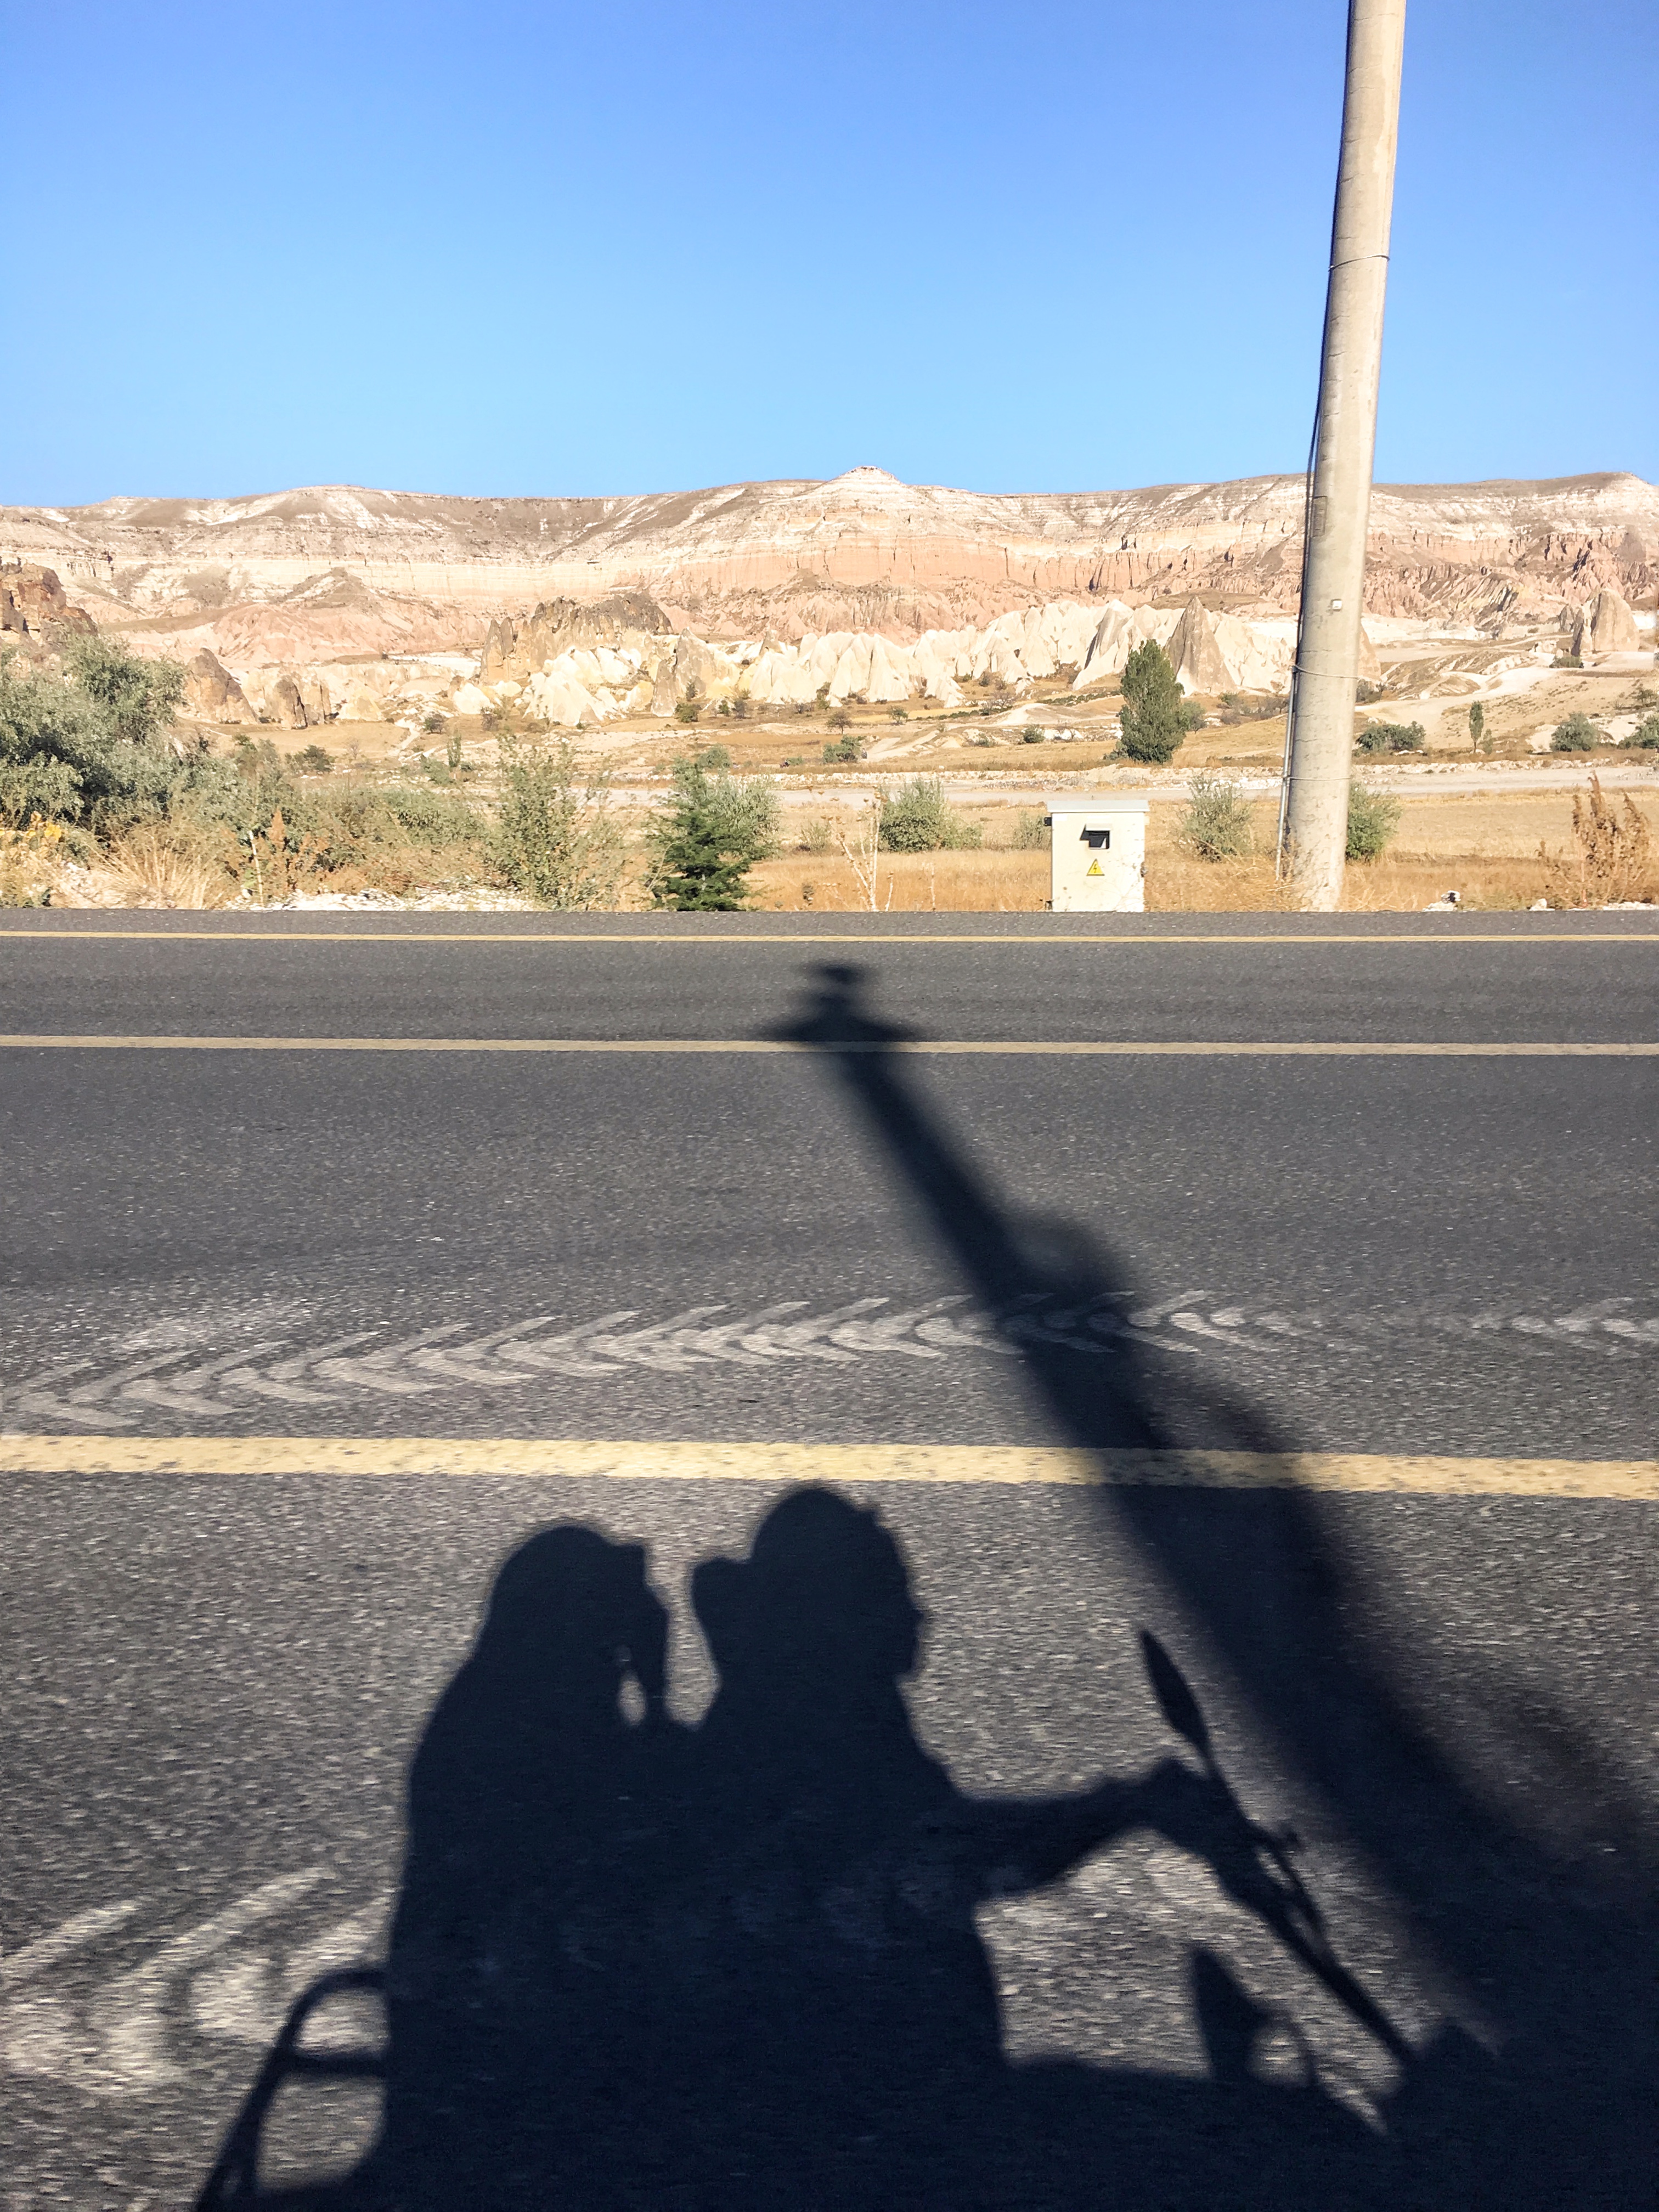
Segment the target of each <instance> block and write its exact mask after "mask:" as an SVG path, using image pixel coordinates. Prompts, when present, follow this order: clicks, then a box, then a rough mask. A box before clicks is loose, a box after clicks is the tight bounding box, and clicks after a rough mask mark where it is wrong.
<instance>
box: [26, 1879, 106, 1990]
mask: <svg viewBox="0 0 1659 2212" xmlns="http://www.w3.org/2000/svg"><path fill="white" fill-rule="evenodd" d="M139 1909H140V1906H139V1901H138V1900H137V1899H136V1898H133V1899H128V1900H127V1901H126V1902H125V1903H124V1904H121V1905H96V1906H94V1909H93V1910H92V1911H90V1912H77V1913H76V1915H75V1917H74V1918H73V1919H71V1920H65V1921H64V1922H63V1923H62V1924H61V1925H60V1926H58V1927H57V1928H54V1929H52V1930H51V1931H50V1932H49V1933H48V1934H46V1935H45V1936H37V1937H36V1938H35V1940H34V1942H33V1943H25V1944H24V1946H23V1948H22V1949H21V1951H14V1952H12V1953H11V1954H10V1955H9V1957H7V1958H4V1959H0V1990H14V1989H16V1988H18V1987H20V1986H21V1984H22V1983H24V1982H27V1981H30V1980H32V1979H33V1977H34V1976H35V1975H37V1974H44V1973H46V1972H49V1971H50V1970H51V1969H52V1967H53V1966H57V1965H58V1961H59V1960H62V1959H67V1958H68V1957H69V1955H70V1953H71V1952H73V1951H79V1950H81V1949H82V1948H84V1947H85V1946H86V1945H87V1944H88V1943H95V1942H97V1940H98V1938H99V1937H100V1936H107V1935H108V1934H109V1933H110V1931H111V1929H115V1928H121V1927H125V1924H126V1923H127V1922H128V1921H129V1920H131V1918H132V1916H133V1915H134V1913H135V1912H137V1911H139Z"/></svg>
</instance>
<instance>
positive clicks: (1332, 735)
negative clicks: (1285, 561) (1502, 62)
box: [1279, 0, 1406, 914]
mask: <svg viewBox="0 0 1659 2212" xmlns="http://www.w3.org/2000/svg"><path fill="white" fill-rule="evenodd" d="M1405 40H1406V0H1349V6H1348V73H1347V85H1346V90H1345V92H1344V94H1343V99H1342V157H1341V162H1340V167H1339V169H1338V172H1337V179H1336V213H1335V216H1334V220H1333V222H1332V224H1331V275H1330V286H1329V289H1328V292H1327V293H1326V295H1325V343H1324V348H1323V350H1322V354H1321V356H1320V364H1319V417H1318V423H1317V427H1316V429H1315V432H1314V450H1313V454H1312V459H1311V465H1310V471H1309V473H1310V495H1309V499H1308V505H1307V517H1306V534H1305V538H1304V545H1303V554H1302V609H1301V614H1300V616H1299V618H1298V620H1297V633H1296V667H1295V671H1294V673H1293V675H1292V677H1291V710H1290V726H1289V729H1288V731H1287V732H1286V734H1285V804H1284V807H1283V810H1282V813H1281V817H1280V843H1279V865H1280V866H1281V868H1282V867H1283V866H1285V864H1286V862H1288V864H1289V866H1290V870H1291V878H1292V881H1293V882H1294V884H1295V885H1296V888H1297V890H1298V891H1299V892H1300V894H1301V897H1302V903H1303V905H1304V907H1305V908H1308V909H1309V911H1310V912H1312V913H1315V914H1329V913H1331V912H1332V911H1333V910H1334V908H1335V907H1336V905H1337V902H1338V901H1339V900H1340V898H1341V896H1342V870H1343V866H1344V862H1345V860H1346V852H1347V842H1348V781H1349V774H1350V762H1351V760H1352V752H1353V708H1354V686H1355V684H1356V683H1357V682H1358V675H1359V617H1360V612H1361V606H1362V602H1363V598H1364V584H1365V530H1366V525H1367V523H1368V521H1369V520H1370V501H1371V458H1372V453H1373V451H1374V449H1375V447H1376V386H1377V380H1378V377H1379V375H1380V374H1381V370H1382V366H1383V298H1384V295H1385V294H1386V291H1387V289H1388V280H1389V219H1390V217H1391V216H1392V214H1393V211H1394V161H1395V147H1396V144H1397V143H1398V139H1399V131H1400V65H1401V54H1402V52H1403V50H1404V46H1405Z"/></svg>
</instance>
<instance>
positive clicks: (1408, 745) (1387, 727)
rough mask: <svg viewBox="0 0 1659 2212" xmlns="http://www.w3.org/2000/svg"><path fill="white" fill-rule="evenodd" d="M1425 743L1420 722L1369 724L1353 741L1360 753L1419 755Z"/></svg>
mask: <svg viewBox="0 0 1659 2212" xmlns="http://www.w3.org/2000/svg"><path fill="white" fill-rule="evenodd" d="M1426 743H1427V739H1426V738H1425V735H1424V731H1423V725H1422V724H1421V722H1370V723H1368V724H1367V726H1365V728H1364V729H1363V730H1361V732H1359V734H1358V737H1357V738H1355V739H1354V745H1355V748H1356V750H1358V751H1359V752H1362V753H1420V752H1421V751H1422V750H1423V749H1424V747H1425V744H1426Z"/></svg>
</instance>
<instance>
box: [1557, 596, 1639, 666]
mask: <svg viewBox="0 0 1659 2212" xmlns="http://www.w3.org/2000/svg"><path fill="white" fill-rule="evenodd" d="M1641 642H1642V640H1641V636H1640V634H1639V632H1638V629H1637V627H1636V617H1635V616H1634V614H1632V611H1631V609H1630V605H1629V603H1628V602H1627V601H1626V599H1625V597H1624V595H1623V593H1622V592H1616V591H1615V590H1614V589H1613V586H1612V585H1610V584H1604V585H1603V586H1601V590H1600V591H1599V592H1597V593H1596V594H1595V598H1594V599H1587V600H1586V601H1585V603H1584V605H1583V607H1582V608H1581V609H1580V610H1579V613H1578V618H1577V621H1576V622H1575V623H1574V624H1573V629H1572V649H1573V651H1574V652H1575V653H1579V654H1582V655H1583V658H1584V659H1587V660H1588V659H1592V658H1596V657H1599V656H1600V655H1601V654H1602V653H1634V652H1636V651H1637V650H1638V647H1640V645H1641Z"/></svg>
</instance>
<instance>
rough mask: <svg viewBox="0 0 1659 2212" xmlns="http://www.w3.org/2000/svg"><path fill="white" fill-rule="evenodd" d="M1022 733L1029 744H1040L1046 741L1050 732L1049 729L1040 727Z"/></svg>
mask: <svg viewBox="0 0 1659 2212" xmlns="http://www.w3.org/2000/svg"><path fill="white" fill-rule="evenodd" d="M1020 734H1021V735H1022V736H1023V737H1024V740H1025V742H1026V744H1028V745H1040V744H1042V743H1043V742H1044V741H1045V739H1046V738H1047V737H1048V732H1047V730H1045V729H1042V728H1041V727H1039V728H1036V729H1027V730H1024V731H1022V732H1021V733H1020Z"/></svg>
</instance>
